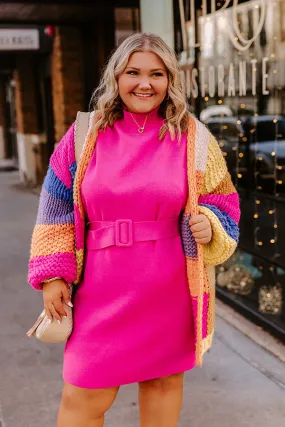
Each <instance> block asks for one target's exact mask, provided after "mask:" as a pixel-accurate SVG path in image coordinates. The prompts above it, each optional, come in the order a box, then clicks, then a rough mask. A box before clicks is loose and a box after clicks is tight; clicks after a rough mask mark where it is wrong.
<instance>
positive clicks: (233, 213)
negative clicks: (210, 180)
mask: <svg viewBox="0 0 285 427" xmlns="http://www.w3.org/2000/svg"><path fill="white" fill-rule="evenodd" d="M198 203H199V204H202V203H203V204H207V205H214V206H215V207H216V208H218V209H220V210H221V211H222V212H225V213H226V214H228V215H229V216H230V217H231V218H232V219H233V220H234V221H235V222H236V223H237V224H238V223H239V220H240V208H239V196H238V193H236V192H235V193H231V194H227V195H225V194H207V195H205V196H200V197H199V201H198Z"/></svg>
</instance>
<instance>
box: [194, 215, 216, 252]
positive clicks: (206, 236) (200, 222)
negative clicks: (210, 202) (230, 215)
mask: <svg viewBox="0 0 285 427" xmlns="http://www.w3.org/2000/svg"><path fill="white" fill-rule="evenodd" d="M189 225H190V229H191V231H192V233H193V236H194V239H195V241H196V243H200V245H205V244H207V243H209V242H210V241H211V239H212V227H211V223H210V221H209V219H208V218H207V217H206V215H203V214H200V215H195V216H192V218H191V219H190V220H189Z"/></svg>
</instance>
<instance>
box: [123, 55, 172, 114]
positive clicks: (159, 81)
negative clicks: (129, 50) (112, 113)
mask: <svg viewBox="0 0 285 427" xmlns="http://www.w3.org/2000/svg"><path fill="white" fill-rule="evenodd" d="M118 85H119V94H120V97H121V99H122V101H123V103H124V104H125V106H126V107H127V109H128V111H129V112H131V113H149V112H150V111H152V110H154V109H155V108H156V107H159V105H160V104H161V103H162V101H163V100H164V98H165V96H166V93H167V86H168V77H167V72H166V68H165V65H164V63H163V61H162V60H161V59H160V58H159V56H157V55H156V54H155V53H153V52H134V53H133V54H132V55H131V56H130V58H129V62H128V64H127V66H126V68H125V70H124V71H123V72H122V74H121V75H120V76H119V79H118Z"/></svg>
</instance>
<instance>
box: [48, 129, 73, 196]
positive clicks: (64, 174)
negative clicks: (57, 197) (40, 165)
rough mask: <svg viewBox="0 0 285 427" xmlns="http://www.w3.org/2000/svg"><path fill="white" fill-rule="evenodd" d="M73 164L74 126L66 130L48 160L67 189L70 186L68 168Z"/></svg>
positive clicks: (70, 179) (70, 178) (70, 177)
mask: <svg viewBox="0 0 285 427" xmlns="http://www.w3.org/2000/svg"><path fill="white" fill-rule="evenodd" d="M73 162H74V124H73V125H72V126H71V127H70V128H69V129H68V131H67V132H66V134H65V135H64V136H63V138H62V139H61V141H60V143H59V144H58V146H57V147H56V149H55V151H54V152H53V154H52V156H51V158H50V166H51V168H52V170H53V172H54V173H55V175H56V176H57V177H58V179H59V180H60V181H61V182H63V184H64V185H65V186H66V187H67V188H71V186H72V176H71V174H70V169H69V168H70V166H71V165H72V163H73Z"/></svg>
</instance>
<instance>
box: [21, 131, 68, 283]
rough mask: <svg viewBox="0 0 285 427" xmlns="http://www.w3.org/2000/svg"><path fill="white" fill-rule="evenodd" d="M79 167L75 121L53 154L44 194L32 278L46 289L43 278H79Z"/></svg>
mask: <svg viewBox="0 0 285 427" xmlns="http://www.w3.org/2000/svg"><path fill="white" fill-rule="evenodd" d="M75 170H76V162H75V155H74V124H73V125H72V126H71V127H70V128H69V130H68V131H67V133H66V134H65V135H64V137H63V138H62V140H61V141H60V143H59V144H58V146H57V148H56V149H55V151H54V153H53V154H52V156H51V159H50V164H49V168H48V172H47V175H46V177H45V179H44V183H43V187H42V190H41V195H40V202H39V208H38V215H37V220H36V225H35V227H34V231H33V235H32V244H31V254H30V261H29V271H28V282H29V283H30V284H31V285H32V286H33V287H34V288H35V289H39V290H41V289H42V285H41V282H42V281H44V280H47V279H50V278H52V277H58V276H59V277H62V278H63V279H64V280H66V282H67V283H72V282H73V281H74V280H75V279H76V258H75V248H74V246H75V237H74V236H75V233H74V207H73V180H74V175H75Z"/></svg>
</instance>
